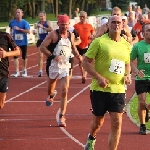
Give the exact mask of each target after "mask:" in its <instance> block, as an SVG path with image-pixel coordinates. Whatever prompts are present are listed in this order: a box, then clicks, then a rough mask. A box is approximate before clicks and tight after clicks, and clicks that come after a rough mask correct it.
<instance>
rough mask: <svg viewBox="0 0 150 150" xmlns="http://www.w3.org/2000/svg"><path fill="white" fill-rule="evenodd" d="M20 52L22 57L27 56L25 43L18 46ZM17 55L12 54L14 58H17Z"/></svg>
mask: <svg viewBox="0 0 150 150" xmlns="http://www.w3.org/2000/svg"><path fill="white" fill-rule="evenodd" d="M19 47H20V49H21V52H22V59H26V58H27V45H23V46H19ZM17 58H18V56H14V59H17Z"/></svg>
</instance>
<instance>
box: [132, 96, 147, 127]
mask: <svg viewBox="0 0 150 150" xmlns="http://www.w3.org/2000/svg"><path fill="white" fill-rule="evenodd" d="M146 102H150V95H149V94H147V95H146ZM137 110H138V98H137V96H135V97H134V98H133V99H132V100H131V103H130V113H131V116H132V118H133V119H134V120H136V122H137V123H140V121H139V117H138V112H137ZM146 127H147V129H148V130H150V122H147V123H146Z"/></svg>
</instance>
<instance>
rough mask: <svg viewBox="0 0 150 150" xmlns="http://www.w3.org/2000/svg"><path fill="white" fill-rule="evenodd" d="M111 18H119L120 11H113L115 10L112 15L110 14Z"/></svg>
mask: <svg viewBox="0 0 150 150" xmlns="http://www.w3.org/2000/svg"><path fill="white" fill-rule="evenodd" d="M111 15H112V16H115V15H116V16H121V15H122V14H121V11H115V10H113V11H112V14H111Z"/></svg>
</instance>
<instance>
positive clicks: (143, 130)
mask: <svg viewBox="0 0 150 150" xmlns="http://www.w3.org/2000/svg"><path fill="white" fill-rule="evenodd" d="M139 134H141V135H146V134H147V132H146V127H145V126H144V127H143V126H141V127H140V131H139Z"/></svg>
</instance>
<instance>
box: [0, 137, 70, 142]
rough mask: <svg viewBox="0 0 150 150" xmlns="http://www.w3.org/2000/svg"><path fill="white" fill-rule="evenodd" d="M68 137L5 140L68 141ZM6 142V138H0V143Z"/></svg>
mask: <svg viewBox="0 0 150 150" xmlns="http://www.w3.org/2000/svg"><path fill="white" fill-rule="evenodd" d="M68 138H69V137H60V138H40V137H39V138H27V139H11V138H10V139H7V140H10V141H23V140H61V139H68ZM3 140H6V138H0V141H3Z"/></svg>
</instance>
